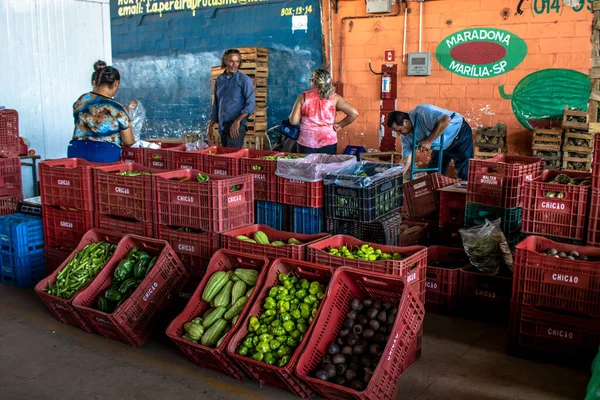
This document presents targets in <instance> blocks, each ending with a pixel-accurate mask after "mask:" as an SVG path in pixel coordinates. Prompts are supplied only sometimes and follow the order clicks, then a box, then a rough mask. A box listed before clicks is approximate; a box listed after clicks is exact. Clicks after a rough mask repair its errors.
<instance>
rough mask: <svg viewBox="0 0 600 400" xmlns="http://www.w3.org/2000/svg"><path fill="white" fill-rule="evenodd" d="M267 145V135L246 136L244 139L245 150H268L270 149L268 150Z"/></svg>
mask: <svg viewBox="0 0 600 400" xmlns="http://www.w3.org/2000/svg"><path fill="white" fill-rule="evenodd" d="M266 144H267V143H266V136H265V135H250V134H246V137H245V138H244V148H245V149H254V150H268V148H266Z"/></svg>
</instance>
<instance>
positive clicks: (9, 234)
mask: <svg viewBox="0 0 600 400" xmlns="http://www.w3.org/2000/svg"><path fill="white" fill-rule="evenodd" d="M43 249H44V228H43V225H42V218H41V217H40V216H35V215H29V214H11V215H6V216H4V217H0V252H1V253H4V254H9V255H19V256H24V255H27V254H29V253H31V252H37V251H38V250H43Z"/></svg>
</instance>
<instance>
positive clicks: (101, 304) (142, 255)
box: [96, 247, 158, 314]
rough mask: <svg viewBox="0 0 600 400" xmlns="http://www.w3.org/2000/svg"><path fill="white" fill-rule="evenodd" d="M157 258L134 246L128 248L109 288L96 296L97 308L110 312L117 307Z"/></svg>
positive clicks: (129, 294) (133, 289)
mask: <svg viewBox="0 0 600 400" xmlns="http://www.w3.org/2000/svg"><path fill="white" fill-rule="evenodd" d="M157 258H158V257H156V256H155V257H152V256H151V255H150V254H148V253H146V252H145V251H141V250H138V249H137V248H136V247H133V248H132V249H131V250H129V253H128V254H127V257H125V258H124V259H122V260H121V262H119V265H118V266H117V268H116V269H115V272H114V274H113V280H112V284H111V286H110V288H109V289H107V290H106V291H105V292H104V293H103V294H101V295H100V296H98V297H97V298H96V307H97V308H98V310H100V311H102V312H105V313H108V314H110V313H112V312H114V311H115V310H116V309H117V308H119V306H120V305H121V304H122V303H123V302H124V301H125V300H127V299H128V298H129V296H131V294H132V293H133V292H134V291H135V289H137V287H138V286H139V284H140V283H141V282H142V281H143V280H144V278H145V277H146V275H147V274H148V272H150V270H151V269H152V267H154V264H156V260H157Z"/></svg>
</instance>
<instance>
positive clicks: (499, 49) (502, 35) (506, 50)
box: [435, 28, 527, 78]
mask: <svg viewBox="0 0 600 400" xmlns="http://www.w3.org/2000/svg"><path fill="white" fill-rule="evenodd" d="M526 55H527V44H526V43H525V41H524V40H523V39H521V38H520V37H518V36H517V35H515V34H513V33H510V32H508V31H505V30H502V29H494V28H470V29H464V30H462V31H458V32H456V33H454V34H452V35H450V36H448V37H447V38H445V39H443V40H442V41H441V42H440V44H439V45H438V47H437V49H436V51H435V56H436V58H437V60H438V62H439V63H440V65H441V66H442V67H444V68H446V69H447V70H448V71H450V72H452V73H454V74H457V75H460V76H464V77H467V78H493V77H495V76H499V75H502V74H505V73H507V72H508V71H510V70H512V69H514V68H515V67H517V66H518V65H519V64H521V62H523V60H524V59H525V56H526Z"/></svg>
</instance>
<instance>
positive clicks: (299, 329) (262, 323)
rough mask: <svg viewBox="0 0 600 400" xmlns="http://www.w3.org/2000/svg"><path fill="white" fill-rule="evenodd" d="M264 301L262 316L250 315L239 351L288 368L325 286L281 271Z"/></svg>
mask: <svg viewBox="0 0 600 400" xmlns="http://www.w3.org/2000/svg"><path fill="white" fill-rule="evenodd" d="M279 282H280V283H281V285H277V286H274V287H272V288H271V290H270V291H269V295H268V296H267V297H266V298H265V300H264V303H263V310H264V312H263V313H262V314H261V316H260V317H259V318H257V317H255V316H253V317H250V320H249V322H248V332H249V333H248V335H247V336H246V337H245V338H244V340H243V341H242V343H241V345H240V346H239V348H238V350H237V352H238V354H240V355H242V356H246V357H252V358H253V359H254V360H256V361H261V362H264V363H267V364H269V365H277V366H278V367H285V366H286V365H287V363H288V362H289V361H290V358H291V357H292V355H293V354H294V350H296V347H298V345H299V344H300V342H302V339H303V338H304V334H305V333H306V331H307V330H308V326H309V325H310V323H312V321H313V318H314V316H315V314H316V313H317V308H318V307H319V303H320V302H321V299H322V298H323V296H324V293H325V286H324V285H322V284H320V283H319V282H316V281H314V282H308V281H307V280H306V279H298V278H297V277H295V276H292V275H286V274H280V275H279Z"/></svg>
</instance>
